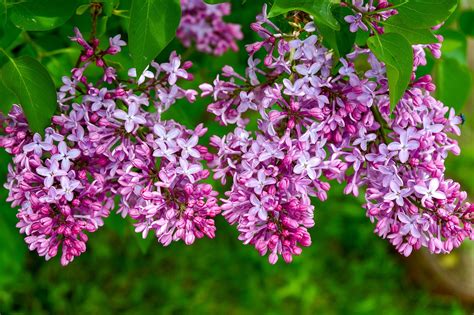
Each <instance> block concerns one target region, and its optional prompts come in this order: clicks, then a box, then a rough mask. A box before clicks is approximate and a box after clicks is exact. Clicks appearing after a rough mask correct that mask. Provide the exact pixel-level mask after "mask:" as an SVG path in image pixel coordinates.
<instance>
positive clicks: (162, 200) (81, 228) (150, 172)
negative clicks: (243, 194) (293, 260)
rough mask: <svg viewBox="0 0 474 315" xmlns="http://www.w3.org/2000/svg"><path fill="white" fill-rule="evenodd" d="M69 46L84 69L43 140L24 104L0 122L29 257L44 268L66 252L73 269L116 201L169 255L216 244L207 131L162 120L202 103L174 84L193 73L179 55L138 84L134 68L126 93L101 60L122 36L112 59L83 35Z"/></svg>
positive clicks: (67, 81)
mask: <svg viewBox="0 0 474 315" xmlns="http://www.w3.org/2000/svg"><path fill="white" fill-rule="evenodd" d="M72 40H73V41H75V42H77V43H78V44H79V45H81V46H82V47H83V48H84V50H83V51H82V53H81V57H80V58H81V59H80V61H81V63H80V65H79V66H78V67H76V68H74V69H73V70H72V76H71V77H64V78H63V83H64V85H63V86H62V87H61V88H60V90H59V93H58V104H59V109H60V111H59V112H58V114H57V115H56V116H54V117H53V118H52V123H51V126H50V127H48V128H47V129H46V130H45V135H44V137H42V136H41V135H39V134H37V133H36V134H32V133H31V132H30V130H29V128H28V123H27V121H26V119H25V116H24V114H23V112H22V110H21V107H20V106H18V105H14V106H13V108H12V110H11V112H10V113H9V115H8V116H6V117H3V116H2V117H1V121H2V126H3V131H4V132H3V134H4V135H3V136H2V137H0V146H1V147H3V148H5V149H6V150H7V152H9V153H10V154H12V155H13V162H12V163H11V164H10V165H9V167H8V171H9V174H8V180H7V183H6V184H5V187H6V188H7V189H8V190H9V196H8V201H10V202H11V203H12V206H13V207H19V210H18V213H17V218H18V221H19V222H18V224H17V227H18V228H19V229H20V232H21V233H22V234H25V241H26V243H27V244H28V246H29V248H30V250H35V251H37V252H38V254H39V255H40V256H44V257H45V258H46V260H49V259H50V258H52V257H54V256H56V255H57V254H58V253H60V254H61V264H63V265H67V264H69V263H70V262H71V261H73V259H74V258H75V257H77V256H79V255H81V254H82V253H83V252H85V251H86V243H87V240H88V237H89V236H88V235H89V234H90V233H92V232H95V231H96V230H98V229H99V228H100V227H102V226H103V225H104V219H105V218H107V217H108V216H109V215H111V212H112V211H114V209H115V208H116V207H115V201H114V199H115V196H119V197H120V204H119V205H118V212H119V213H120V214H121V215H122V216H123V217H126V216H129V217H130V218H131V219H132V220H133V222H134V225H135V231H136V232H137V233H141V234H142V235H143V237H147V235H148V233H149V232H152V233H153V234H154V235H155V236H156V238H157V240H158V241H159V242H160V243H161V244H163V245H165V246H166V245H168V244H170V242H171V241H178V240H182V241H184V242H185V243H186V244H192V243H193V242H194V241H195V239H197V238H202V237H204V236H207V237H211V238H212V237H214V235H215V225H214V220H213V218H214V217H215V216H216V215H217V214H218V213H219V212H220V207H219V206H218V204H217V199H216V196H217V192H215V191H213V189H212V186H211V185H209V184H205V183H202V180H203V179H205V178H206V177H208V176H209V171H207V170H204V169H203V167H202V162H203V161H210V160H212V156H211V155H210V154H209V153H208V152H207V149H206V148H205V147H203V146H200V145H199V144H198V140H199V137H201V136H202V135H203V134H204V133H205V132H206V129H205V128H204V127H203V126H202V125H199V126H197V127H196V128H195V129H194V130H190V129H187V128H185V127H184V126H183V125H181V124H179V123H177V122H175V121H172V120H162V119H161V114H162V113H163V112H164V111H166V110H167V109H168V108H169V107H170V106H171V105H172V104H174V103H175V102H176V101H177V100H178V99H186V100H187V101H188V102H193V101H194V100H195V96H196V92H195V91H193V90H185V89H183V88H181V87H179V86H178V85H177V82H178V81H179V80H182V79H184V80H191V79H192V75H191V74H189V73H188V72H187V69H189V68H190V67H191V65H192V64H191V63H190V62H184V63H181V59H180V57H179V56H177V55H176V54H175V53H172V54H171V56H170V60H169V62H167V63H163V64H158V63H155V62H153V63H152V65H151V67H149V68H147V69H146V70H145V71H144V73H143V74H141V75H138V76H137V73H136V70H135V69H131V70H130V71H129V76H130V80H129V81H128V83H127V84H125V83H122V82H125V81H118V80H117V78H116V75H115V73H116V71H115V69H113V68H111V67H109V66H107V65H106V62H105V61H104V60H103V59H102V57H103V56H104V55H107V54H109V55H114V54H117V53H119V52H120V51H121V47H122V46H124V45H125V42H124V41H122V40H121V39H120V36H119V35H117V36H115V37H113V38H111V39H110V40H109V44H110V46H109V48H107V49H106V50H100V49H99V48H98V47H99V41H98V40H97V39H93V40H92V41H91V42H90V43H89V42H87V41H86V40H85V39H84V38H83V37H82V35H81V33H80V32H79V30H77V29H75V36H74V37H73V38H72ZM94 64H95V65H96V66H98V67H99V68H102V70H103V73H104V75H103V76H102V78H101V79H100V80H99V81H98V82H90V81H89V80H88V78H87V77H86V76H85V75H84V73H85V72H86V69H87V68H88V67H90V66H92V65H94ZM137 77H138V78H137ZM105 82H106V83H108V85H107V84H104V83H105ZM151 91H154V92H155V93H151ZM164 94H166V95H167V98H166V102H163V101H162V99H161V97H160V95H164ZM151 95H157V96H156V97H152V96H151ZM150 104H152V105H150ZM149 107H152V108H153V109H152V110H150V109H149Z"/></svg>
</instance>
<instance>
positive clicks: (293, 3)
mask: <svg viewBox="0 0 474 315" xmlns="http://www.w3.org/2000/svg"><path fill="white" fill-rule="evenodd" d="M334 3H335V1H334V0H318V1H314V0H275V3H274V4H273V6H272V8H271V10H270V13H269V16H270V17H274V16H277V15H280V14H284V13H287V12H289V11H294V10H301V11H304V12H306V13H308V14H310V15H312V16H313V17H314V19H315V21H316V22H317V23H318V22H319V23H322V24H325V25H327V26H329V27H331V28H332V29H335V30H339V27H340V25H339V23H338V22H337V20H336V18H335V17H334V16H333V14H332V12H331V9H332V6H333V4H334Z"/></svg>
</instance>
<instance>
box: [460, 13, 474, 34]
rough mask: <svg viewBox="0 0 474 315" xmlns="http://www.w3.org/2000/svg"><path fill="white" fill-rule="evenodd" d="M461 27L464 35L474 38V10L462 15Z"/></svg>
mask: <svg viewBox="0 0 474 315" xmlns="http://www.w3.org/2000/svg"><path fill="white" fill-rule="evenodd" d="M459 27H460V28H461V31H462V32H463V33H464V34H466V35H468V36H474V10H470V11H464V12H463V13H461V16H460V17H459Z"/></svg>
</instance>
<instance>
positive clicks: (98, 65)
mask: <svg viewBox="0 0 474 315" xmlns="http://www.w3.org/2000/svg"><path fill="white" fill-rule="evenodd" d="M95 64H96V65H97V67H101V68H103V67H104V66H105V63H104V60H103V59H102V58H97V59H96V61H95Z"/></svg>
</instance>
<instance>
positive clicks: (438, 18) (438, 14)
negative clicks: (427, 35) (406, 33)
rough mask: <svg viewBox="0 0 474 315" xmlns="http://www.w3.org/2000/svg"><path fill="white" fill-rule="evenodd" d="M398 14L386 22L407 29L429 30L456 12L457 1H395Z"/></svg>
mask: <svg viewBox="0 0 474 315" xmlns="http://www.w3.org/2000/svg"><path fill="white" fill-rule="evenodd" d="M400 3H404V4H403V5H401V6H399V7H397V11H398V14H397V15H394V16H392V17H391V18H389V19H388V20H387V22H388V21H390V23H391V24H393V25H400V26H401V25H405V26H406V27H409V28H422V29H426V28H430V27H432V26H435V25H438V24H440V23H442V22H444V21H446V20H447V19H448V17H449V16H450V15H451V14H452V13H453V12H454V11H455V10H456V6H457V0H396V1H393V4H400Z"/></svg>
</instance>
